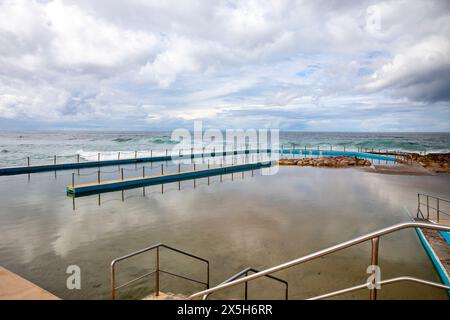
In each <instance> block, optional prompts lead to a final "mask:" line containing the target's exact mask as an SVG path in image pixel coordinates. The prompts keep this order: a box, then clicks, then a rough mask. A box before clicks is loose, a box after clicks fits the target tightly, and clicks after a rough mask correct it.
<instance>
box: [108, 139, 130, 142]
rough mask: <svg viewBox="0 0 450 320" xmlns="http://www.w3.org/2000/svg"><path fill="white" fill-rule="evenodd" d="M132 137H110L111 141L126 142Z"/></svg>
mask: <svg viewBox="0 0 450 320" xmlns="http://www.w3.org/2000/svg"><path fill="white" fill-rule="evenodd" d="M134 139H135V138H115V139H112V141H114V142H128V141H132V140H134Z"/></svg>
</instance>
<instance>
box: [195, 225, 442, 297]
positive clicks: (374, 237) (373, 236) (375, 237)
mask: <svg viewBox="0 0 450 320" xmlns="http://www.w3.org/2000/svg"><path fill="white" fill-rule="evenodd" d="M407 228H425V229H433V230H442V231H450V227H447V226H443V225H437V224H430V223H423V222H405V223H400V224H396V225H393V226H390V227H387V228H383V229H380V230H378V231H374V232H371V233H368V234H365V235H363V236H360V237H357V238H354V239H352V240H349V241H345V242H342V243H339V244H337V245H334V246H331V247H329V248H326V249H323V250H319V251H316V252H314V253H311V254H308V255H306V256H303V257H300V258H297V259H294V260H291V261H288V262H286V263H283V264H280V265H277V266H275V267H271V268H268V269H266V270H263V271H260V272H257V273H254V274H252V275H249V276H246V277H244V278H240V279H236V280H233V281H231V282H228V283H223V284H220V285H218V286H215V287H213V288H210V289H207V290H203V291H200V292H197V293H195V294H193V295H191V296H189V299H195V298H199V297H203V296H205V295H207V294H211V293H214V292H217V291H220V290H223V289H225V288H230V287H233V286H236V285H238V284H241V283H244V282H248V281H250V280H254V279H257V278H260V277H263V276H266V275H269V274H272V273H275V272H278V271H281V270H285V269H288V268H291V267H293V266H297V265H300V264H302V263H305V262H308V261H311V260H315V259H317V258H320V257H323V256H326V255H328V254H331V253H334V252H337V251H341V250H343V249H346V248H349V247H353V246H355V245H357V244H360V243H363V242H366V241H369V240H371V242H372V256H371V264H372V265H378V244H379V239H380V237H381V236H384V235H386V234H390V233H393V232H396V231H399V230H403V229H407ZM376 293H377V289H376V288H374V289H371V290H370V298H371V299H372V300H375V299H376Z"/></svg>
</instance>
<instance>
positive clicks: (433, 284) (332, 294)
mask: <svg viewBox="0 0 450 320" xmlns="http://www.w3.org/2000/svg"><path fill="white" fill-rule="evenodd" d="M396 282H415V283H420V284H424V285H428V286H431V287H435V288H440V289H444V290H450V286H447V285H445V284H441V283H436V282H432V281H427V280H422V279H418V278H413V277H397V278H392V279H386V280H382V281H379V282H377V284H378V285H380V286H382V285H388V284H392V283H396ZM364 288H367V283H363V284H360V285H357V286H354V287H350V288H347V289H342V290H337V291H334V292H330V293H326V294H323V295H320V296H316V297H314V298H309V299H308V300H322V299H326V298H331V297H335V296H338V295H341V294H344V293H350V292H354V291H358V290H361V289H364Z"/></svg>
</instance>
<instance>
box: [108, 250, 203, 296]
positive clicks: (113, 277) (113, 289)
mask: <svg viewBox="0 0 450 320" xmlns="http://www.w3.org/2000/svg"><path fill="white" fill-rule="evenodd" d="M161 247H163V248H166V249H169V250H171V251H174V252H177V253H180V254H183V255H185V256H188V257H191V258H193V259H196V260H199V261H202V262H204V263H206V282H204V281H200V280H196V279H192V278H189V277H186V276H182V275H178V274H175V273H172V272H169V271H166V270H162V269H161V268H160V259H159V255H160V252H159V251H160V250H159V249H160V248H161ZM154 249H156V269H155V270H153V271H150V272H147V273H145V274H143V275H141V276H138V277H136V278H134V279H132V280H130V281H128V282H126V283H123V284H121V285H119V286H116V264H117V263H118V262H120V261H123V260H126V259H129V258H132V257H135V256H137V255H140V254H142V253H145V252H148V251H151V250H154ZM160 273H166V274H169V275H172V276H176V277H178V278H181V279H185V280H189V281H192V282H196V283H200V284H203V285H205V286H206V288H207V289H208V288H209V261H208V260H206V259H204V258H202V257H199V256H196V255H193V254H191V253H189V252H185V251H182V250H180V249H176V248H173V247H170V246H168V245H166V244H163V243H158V244H156V245H153V246H151V247H147V248H144V249H141V250H138V251H135V252H132V253H130V254H127V255H125V256H122V257H119V258H116V259H114V260H113V261H111V298H112V300H115V298H116V290H119V289H121V288H123V287H126V286H128V285H130V284H132V283H134V282H136V281H138V280H140V279H143V278H145V277H147V276H149V275H152V274H156V279H155V295H157V296H158V295H159V291H160V290H159V289H160V281H159V280H160V279H159V278H160V277H159V276H160Z"/></svg>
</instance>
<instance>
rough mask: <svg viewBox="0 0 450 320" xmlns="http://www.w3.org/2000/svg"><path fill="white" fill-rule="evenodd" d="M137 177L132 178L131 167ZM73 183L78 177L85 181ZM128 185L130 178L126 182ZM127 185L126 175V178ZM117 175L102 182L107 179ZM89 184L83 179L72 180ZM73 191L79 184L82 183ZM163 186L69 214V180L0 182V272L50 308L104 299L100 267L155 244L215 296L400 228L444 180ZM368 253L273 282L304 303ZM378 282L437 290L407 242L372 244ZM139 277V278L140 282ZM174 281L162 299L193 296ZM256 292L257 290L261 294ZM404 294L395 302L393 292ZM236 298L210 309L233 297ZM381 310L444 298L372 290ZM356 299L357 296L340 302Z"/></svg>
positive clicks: (271, 289) (350, 176)
mask: <svg viewBox="0 0 450 320" xmlns="http://www.w3.org/2000/svg"><path fill="white" fill-rule="evenodd" d="M126 168H129V169H132V168H136V171H137V172H138V173H137V174H139V172H140V171H139V170H140V169H139V167H137V166H134V165H132V166H128V167H126ZM83 172H89V170H88V169H86V171H81V173H83ZM137 174H134V176H135V175H137ZM130 176H133V173H130ZM116 177H117V173H111V176H110V177H108V176H106V177H105V178H111V179H113V178H116ZM79 179H81V180H80V183H81V182H90V181H93V180H94V179H95V176H94V177H90V178H89V176H86V177H84V178H83V177H82V176H80V177H79ZM83 179H84V180H83ZM219 179H220V178H219V177H211V180H210V185H209V186H208V184H207V178H204V179H198V180H197V181H196V188H195V189H194V188H193V181H183V182H181V190H180V191H179V190H178V183H177V182H175V183H171V184H166V185H165V186H164V194H161V189H160V188H161V187H160V186H151V187H147V188H146V194H145V197H144V196H143V194H142V188H140V189H133V190H126V191H125V192H124V201H122V193H121V192H120V191H119V192H113V193H108V194H103V195H102V196H101V205H100V206H99V205H98V196H97V195H92V196H88V197H83V198H78V199H77V200H76V210H75V211H73V210H72V199H70V198H68V197H67V196H66V194H65V186H67V185H69V184H70V181H71V172H70V171H61V172H57V173H56V175H55V174H54V173H53V172H51V173H39V174H32V175H31V177H30V180H29V181H28V177H27V176H26V175H22V176H14V177H0V197H1V198H0V202H1V204H2V206H1V211H0V264H1V265H3V266H5V267H6V268H9V269H11V270H12V271H15V272H17V273H18V274H20V275H22V276H24V277H25V278H27V279H29V280H31V281H33V282H35V283H37V284H38V285H40V286H42V287H44V288H45V289H48V290H49V291H51V292H53V293H55V294H56V295H58V296H60V297H61V298H65V299H77V298H101V299H107V298H109V297H110V276H109V264H110V262H111V260H113V259H114V258H116V257H119V256H122V255H124V254H127V253H129V252H131V251H135V250H137V249H141V248H144V247H146V246H150V245H153V244H156V243H159V242H162V243H166V244H168V245H171V246H174V247H177V248H180V249H182V250H186V251H188V252H192V253H194V254H196V255H198V256H201V257H204V258H206V259H209V260H210V262H211V283H212V284H217V283H219V282H221V281H223V280H224V279H226V278H228V277H230V276H231V275H233V274H235V273H237V272H238V271H241V270H242V269H244V268H246V267H249V266H251V267H255V268H257V269H262V268H266V267H269V266H273V265H275V264H278V263H282V262H285V261H287V260H290V259H293V258H297V257H299V256H302V255H305V254H308V253H311V252H313V251H315V250H318V249H323V248H325V247H327V246H330V245H333V244H336V243H338V242H340V241H344V240H348V239H350V238H352V237H355V236H358V235H361V234H363V233H366V232H369V231H373V230H375V229H379V228H382V227H385V226H388V225H391V224H394V223H398V222H403V221H406V220H408V219H409V217H408V211H409V212H410V213H411V214H415V208H416V197H417V193H418V192H424V193H431V194H435V195H438V196H443V197H449V190H450V188H449V185H450V184H449V182H450V180H449V177H448V176H445V175H442V176H435V177H418V176H389V175H377V174H373V173H367V172H361V171H358V170H353V169H337V170H336V169H318V168H299V167H282V168H281V169H280V172H279V173H278V174H277V175H274V176H260V175H258V174H257V172H255V176H254V177H251V173H250V172H246V173H245V175H244V179H242V176H241V174H235V175H234V177H233V180H234V181H231V176H230V175H226V176H224V177H223V182H222V183H220V181H219ZM369 263H370V245H369V243H367V244H362V245H359V246H356V247H354V248H351V249H349V250H346V251H343V252H341V253H335V254H332V255H330V256H328V257H325V258H323V259H320V260H317V261H313V262H309V263H307V264H305V265H302V266H298V267H295V268H292V269H290V270H288V271H283V272H279V273H278V274H276V275H277V276H279V277H281V278H284V279H286V280H288V281H289V286H290V292H289V294H290V298H291V299H300V298H307V297H310V296H313V295H317V294H320V293H324V292H328V291H331V290H335V289H341V288H344V287H348V286H351V285H355V284H359V283H362V282H364V281H365V279H366V278H367V274H365V270H366V267H367V265H368V264H369ZM72 264H76V265H78V266H80V268H81V276H82V280H81V281H82V283H81V285H82V289H81V290H72V291H70V290H67V289H66V286H65V284H66V277H67V276H68V275H67V274H66V273H65V272H66V268H67V266H68V265H72ZM162 264H163V266H164V268H165V269H167V270H171V271H174V272H175V273H182V274H186V275H189V276H192V277H194V278H202V277H204V269H202V268H201V267H199V266H198V264H196V263H195V261H192V260H189V259H186V258H185V257H180V256H178V255H174V254H172V253H170V252H167V253H164V254H163V255H162ZM153 265H154V256H153V255H152V254H149V255H148V256H144V257H140V258H137V259H136V260H134V261H130V262H127V263H124V264H123V265H121V266H120V270H119V273H120V274H121V277H120V279H119V281H126V280H130V279H131V277H132V276H136V275H139V274H142V273H144V272H145V270H144V268H145V267H147V268H151V267H152V266H153ZM380 265H381V270H382V278H389V277H394V276H399V275H410V276H416V277H420V278H424V279H428V280H433V281H439V280H438V277H437V274H436V273H435V271H434V269H433V266H432V264H431V262H430V261H429V259H428V257H427V255H426V253H425V251H424V250H423V248H422V247H421V244H420V242H419V240H418V239H417V236H416V235H415V233H414V231H412V230H405V231H401V232H399V233H397V234H394V235H390V236H387V237H384V238H382V239H381V242H380ZM147 271H148V270H147ZM153 280H154V279H153V278H151V277H149V278H148V279H145V280H143V281H141V282H140V284H139V285H138V286H135V287H132V288H131V290H124V292H123V293H122V295H121V297H125V298H139V297H141V296H142V295H143V294H145V293H148V291H149V290H152V289H153ZM200 289H202V287H201V286H200V285H195V284H192V283H189V282H185V281H183V280H178V279H174V278H172V277H169V276H162V290H163V291H171V292H184V293H190V292H193V291H194V290H200ZM264 289H267V290H264ZM404 289H406V290H404ZM242 293H243V288H242V287H239V288H235V289H230V290H228V291H223V293H220V294H217V295H215V296H211V298H214V297H216V298H219V297H227V298H239V297H242ZM379 296H380V298H400V297H406V298H418V299H445V298H446V293H444V292H440V291H438V290H436V289H430V288H425V287H422V286H419V285H411V284H396V285H392V286H390V287H386V288H383V289H382V290H381V292H380V295H379ZM249 297H250V298H282V297H283V289H282V288H278V284H276V283H272V282H271V281H270V280H267V279H260V280H257V281H256V282H254V283H253V282H252V283H250V285H249ZM343 297H344V298H349V297H358V298H367V297H368V292H366V291H363V292H361V293H355V294H353V295H347V296H343Z"/></svg>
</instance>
